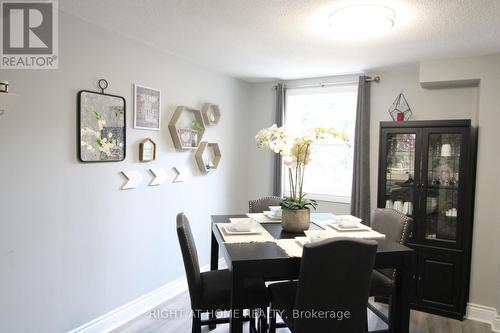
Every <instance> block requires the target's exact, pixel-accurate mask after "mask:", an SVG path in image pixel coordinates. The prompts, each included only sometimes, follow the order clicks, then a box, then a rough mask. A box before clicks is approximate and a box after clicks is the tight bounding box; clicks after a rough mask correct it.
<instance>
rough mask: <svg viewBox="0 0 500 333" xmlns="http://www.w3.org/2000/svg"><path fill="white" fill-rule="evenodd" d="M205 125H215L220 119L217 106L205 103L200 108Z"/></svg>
mask: <svg viewBox="0 0 500 333" xmlns="http://www.w3.org/2000/svg"><path fill="white" fill-rule="evenodd" d="M201 113H202V115H203V121H204V122H205V125H217V123H218V122H219V119H220V110H219V106H218V105H217V104H210V103H205V104H203V107H202V108H201Z"/></svg>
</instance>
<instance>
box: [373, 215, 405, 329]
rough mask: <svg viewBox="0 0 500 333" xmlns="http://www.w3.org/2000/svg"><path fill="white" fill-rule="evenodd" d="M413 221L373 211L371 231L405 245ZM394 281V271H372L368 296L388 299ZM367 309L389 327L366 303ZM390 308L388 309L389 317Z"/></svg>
mask: <svg viewBox="0 0 500 333" xmlns="http://www.w3.org/2000/svg"><path fill="white" fill-rule="evenodd" d="M412 223H413V219H412V218H411V217H408V216H406V215H405V214H403V213H401V212H399V211H397V210H394V209H388V208H377V209H375V212H374V215H373V219H372V225H371V227H372V229H373V230H375V231H378V232H380V233H382V234H385V237H386V239H389V240H392V241H395V242H398V243H400V244H403V245H406V243H407V242H408V239H409V237H410V233H411V225H412ZM395 280H396V270H395V269H380V270H374V271H373V273H372V278H371V290H370V296H375V297H390V296H391V295H392V293H393V290H394V283H395ZM368 308H369V309H370V311H372V312H373V313H374V314H376V315H377V317H379V318H380V319H382V321H384V322H385V323H386V324H387V325H388V326H389V330H390V329H391V327H390V320H389V318H388V317H387V316H386V315H385V314H384V313H383V312H381V311H380V310H379V309H377V308H376V307H374V306H373V305H372V304H370V303H368ZM390 314H391V308H390V307H389V317H390Z"/></svg>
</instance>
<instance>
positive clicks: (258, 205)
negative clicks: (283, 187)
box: [248, 196, 282, 213]
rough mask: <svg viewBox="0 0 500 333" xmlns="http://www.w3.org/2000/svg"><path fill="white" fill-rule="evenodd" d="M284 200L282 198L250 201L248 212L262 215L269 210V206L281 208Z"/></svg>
mask: <svg viewBox="0 0 500 333" xmlns="http://www.w3.org/2000/svg"><path fill="white" fill-rule="evenodd" d="M281 200H282V198H280V197H274V196H270V197H263V198H259V199H255V200H250V201H248V212H249V213H262V212H264V211H266V210H269V206H279V205H281Z"/></svg>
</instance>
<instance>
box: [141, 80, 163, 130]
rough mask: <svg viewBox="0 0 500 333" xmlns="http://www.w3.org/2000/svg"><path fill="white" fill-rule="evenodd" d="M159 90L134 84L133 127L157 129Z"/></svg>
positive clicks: (158, 128)
mask: <svg viewBox="0 0 500 333" xmlns="http://www.w3.org/2000/svg"><path fill="white" fill-rule="evenodd" d="M160 126H161V91H160V90H159V89H154V88H149V87H145V86H141V85H138V84H134V128H137V129H145V130H156V131H159V130H160Z"/></svg>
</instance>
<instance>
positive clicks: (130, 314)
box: [68, 259, 224, 333]
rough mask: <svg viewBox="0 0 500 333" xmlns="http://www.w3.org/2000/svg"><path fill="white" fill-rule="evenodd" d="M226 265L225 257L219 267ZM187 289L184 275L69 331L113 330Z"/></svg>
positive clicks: (205, 267) (202, 268)
mask: <svg viewBox="0 0 500 333" xmlns="http://www.w3.org/2000/svg"><path fill="white" fill-rule="evenodd" d="M223 266H224V259H220V261H219V267H223ZM209 269H210V265H206V266H203V267H201V270H202V271H207V270H209ZM186 290H187V281H186V277H185V276H183V277H181V278H179V279H177V280H174V281H172V282H170V283H168V284H166V285H164V286H162V287H160V288H158V289H156V290H153V291H151V292H149V293H147V294H146V295H144V296H141V297H139V298H137V299H135V300H133V301H131V302H129V303H127V304H125V305H122V306H120V307H119V308H117V309H115V310H113V311H111V312H108V313H106V314H105V315H103V316H101V317H99V318H96V319H94V320H92V321H91V322H88V323H86V324H84V325H82V326H80V327H77V328H75V329H74V330H72V331H70V332H68V333H102V332H109V331H112V330H114V329H116V328H118V327H120V326H122V325H124V324H126V323H128V322H130V321H132V320H134V319H135V318H137V317H139V316H141V315H143V314H144V313H147V312H149V311H150V310H151V309H154V308H155V307H157V306H159V305H161V304H162V303H165V302H166V301H168V300H169V299H171V298H173V297H175V296H177V295H179V294H181V293H183V292H184V291H186Z"/></svg>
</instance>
